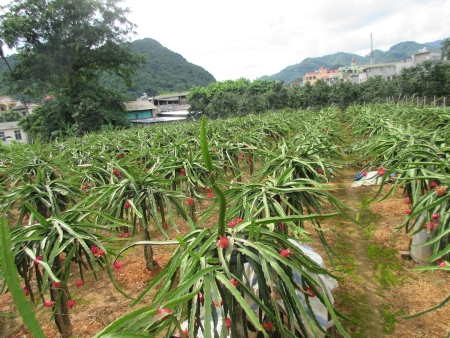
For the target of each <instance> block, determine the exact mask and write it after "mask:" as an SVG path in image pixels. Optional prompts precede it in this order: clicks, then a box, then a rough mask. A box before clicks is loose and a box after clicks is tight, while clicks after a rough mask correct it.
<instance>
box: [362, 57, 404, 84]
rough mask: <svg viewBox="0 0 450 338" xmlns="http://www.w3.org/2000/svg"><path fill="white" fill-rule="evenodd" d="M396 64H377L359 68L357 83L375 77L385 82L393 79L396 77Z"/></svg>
mask: <svg viewBox="0 0 450 338" xmlns="http://www.w3.org/2000/svg"><path fill="white" fill-rule="evenodd" d="M397 63H398V62H390V63H377V64H372V65H363V66H361V67H360V69H359V76H358V80H359V83H361V82H366V81H367V80H368V79H370V78H371V77H375V76H381V77H382V78H383V79H385V80H386V81H391V80H393V79H395V76H396V75H397V71H396V69H397V67H396V66H397Z"/></svg>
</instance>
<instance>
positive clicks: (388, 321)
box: [380, 305, 405, 334]
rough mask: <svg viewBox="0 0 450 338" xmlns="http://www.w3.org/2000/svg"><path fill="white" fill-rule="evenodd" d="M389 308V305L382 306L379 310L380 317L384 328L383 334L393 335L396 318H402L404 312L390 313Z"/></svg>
mask: <svg viewBox="0 0 450 338" xmlns="http://www.w3.org/2000/svg"><path fill="white" fill-rule="evenodd" d="M389 310H390V306H389V305H383V306H382V307H381V308H380V315H381V318H383V321H384V326H383V332H384V333H386V334H390V333H394V332H395V323H397V322H398V320H397V319H396V317H397V316H403V315H404V314H405V311H404V310H400V311H397V312H390V311H389Z"/></svg>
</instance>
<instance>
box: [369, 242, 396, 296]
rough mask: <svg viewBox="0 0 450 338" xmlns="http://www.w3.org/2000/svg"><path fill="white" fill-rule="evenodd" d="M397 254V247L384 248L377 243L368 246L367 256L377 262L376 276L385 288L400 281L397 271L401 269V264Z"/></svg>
mask: <svg viewBox="0 0 450 338" xmlns="http://www.w3.org/2000/svg"><path fill="white" fill-rule="evenodd" d="M396 254H397V251H396V250H395V249H383V248H381V247H380V246H379V245H377V244H375V243H370V244H369V245H368V246H367V258H369V259H370V260H372V261H374V262H375V269H376V273H375V278H376V279H377V280H378V282H379V283H380V286H381V288H383V289H389V288H390V287H392V286H395V285H398V283H399V278H398V277H397V274H396V273H395V272H396V271H399V270H400V269H401V266H400V264H399V262H398V259H397V256H396Z"/></svg>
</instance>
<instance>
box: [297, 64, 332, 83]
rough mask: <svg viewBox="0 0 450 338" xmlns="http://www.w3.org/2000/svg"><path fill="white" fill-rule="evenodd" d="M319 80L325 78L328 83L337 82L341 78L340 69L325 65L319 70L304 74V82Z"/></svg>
mask: <svg viewBox="0 0 450 338" xmlns="http://www.w3.org/2000/svg"><path fill="white" fill-rule="evenodd" d="M318 80H324V81H325V82H326V83H328V84H332V83H335V82H337V81H338V80H339V71H338V69H332V70H328V69H326V68H325V67H320V68H319V70H316V71H314V72H308V73H306V75H305V76H303V83H304V84H306V83H307V82H309V83H310V84H315V83H316V82H317V81H318Z"/></svg>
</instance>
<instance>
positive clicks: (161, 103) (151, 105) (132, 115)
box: [125, 92, 190, 126]
mask: <svg viewBox="0 0 450 338" xmlns="http://www.w3.org/2000/svg"><path fill="white" fill-rule="evenodd" d="M188 94H189V92H184V93H178V94H170V95H160V96H157V97H155V98H149V97H147V94H145V93H144V94H143V95H142V96H141V97H140V98H139V99H137V100H136V101H132V102H127V103H125V106H126V109H127V111H128V120H130V122H131V123H132V124H133V125H137V126H144V125H149V124H154V123H162V122H165V123H167V122H174V121H184V120H186V117H187V115H188V114H189V111H188V109H189V107H190V106H189V104H188V103H187V95H188Z"/></svg>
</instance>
